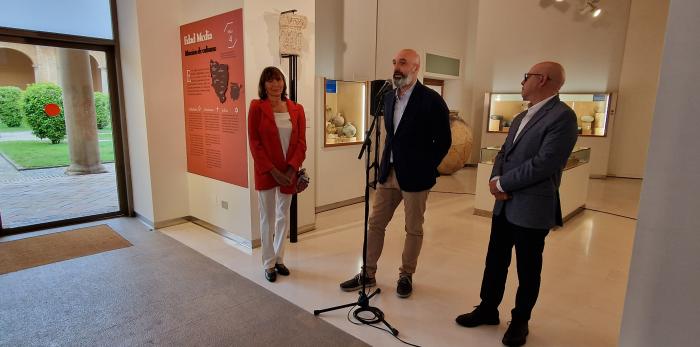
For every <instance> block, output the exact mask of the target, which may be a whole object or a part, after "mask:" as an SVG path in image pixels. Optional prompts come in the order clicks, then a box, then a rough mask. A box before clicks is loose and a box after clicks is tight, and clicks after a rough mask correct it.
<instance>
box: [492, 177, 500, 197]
mask: <svg viewBox="0 0 700 347" xmlns="http://www.w3.org/2000/svg"><path fill="white" fill-rule="evenodd" d="M497 182H498V179H495V180H491V181H489V191H490V192H491V194H493V195H496V194H498V193H502V192H501V191H500V190H498V186H497V185H496V184H497Z"/></svg>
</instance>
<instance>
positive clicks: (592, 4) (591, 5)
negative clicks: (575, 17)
mask: <svg viewBox="0 0 700 347" xmlns="http://www.w3.org/2000/svg"><path fill="white" fill-rule="evenodd" d="M599 2H600V0H584V2H583V5H582V6H581V8H580V9H579V11H578V13H579V14H581V15H586V14H589V13H590V14H591V16H592V17H593V18H597V17H598V16H600V14H601V13H603V9H601V8H600V7H598V3H599Z"/></svg>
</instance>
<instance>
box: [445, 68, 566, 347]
mask: <svg viewBox="0 0 700 347" xmlns="http://www.w3.org/2000/svg"><path fill="white" fill-rule="evenodd" d="M564 81H565V73H564V68H563V67H562V66H561V65H560V64H558V63H555V62H542V63H539V64H536V65H534V66H533V67H532V68H530V71H529V72H528V73H526V74H525V76H524V77H523V80H522V82H521V83H520V84H521V85H522V91H521V94H522V96H523V100H527V101H528V102H529V105H530V107H529V109H528V110H527V111H524V112H522V113H521V114H519V115H517V116H516V117H515V119H513V123H512V125H511V127H510V131H509V132H508V136H507V137H506V140H505V143H504V144H503V146H502V147H501V150H500V151H499V152H498V155H497V156H496V160H495V161H494V165H493V171H492V172H491V180H490V182H489V189H490V191H491V194H493V195H494V197H495V198H496V203H495V205H494V208H493V218H492V221H491V237H490V240H489V246H488V253H487V255H486V267H485V269H484V277H483V280H482V282H481V303H480V304H479V306H476V309H475V310H474V311H472V312H470V313H466V314H463V315H460V316H459V317H457V319H456V320H457V323H458V324H460V325H462V326H465V327H476V326H479V325H482V324H490V325H497V324H499V322H500V321H499V317H498V305H499V304H500V303H501V299H502V298H503V291H504V288H505V284H506V277H507V276H508V266H510V260H511V252H512V248H513V247H515V256H516V261H517V270H518V282H519V285H518V292H517V294H516V298H515V308H513V310H512V311H511V315H512V320H511V323H510V325H509V326H508V330H507V331H506V333H505V335H504V337H503V344H505V345H507V346H521V345H523V344H525V342H526V337H527V334H528V332H529V330H528V321H529V320H530V315H531V312H532V309H533V307H534V306H535V302H536V301H537V296H538V294H539V290H540V273H541V272H542V251H543V250H544V239H545V237H546V236H547V234H548V233H549V230H550V229H551V228H552V227H554V226H555V225H560V226H561V225H562V224H563V223H562V215H561V207H560V204H559V184H560V182H561V175H562V170H563V169H564V165H566V161H567V159H568V157H569V155H570V154H571V150H572V149H573V147H574V144H576V139H577V133H578V130H577V129H578V126H577V120H576V114H575V113H574V111H573V110H572V109H571V108H569V106H567V105H566V104H565V103H563V102H562V101H560V100H559V95H558V94H559V89H560V88H561V87H562V85H563V84H564Z"/></svg>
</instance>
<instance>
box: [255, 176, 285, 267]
mask: <svg viewBox="0 0 700 347" xmlns="http://www.w3.org/2000/svg"><path fill="white" fill-rule="evenodd" d="M258 201H259V206H260V242H261V243H262V261H263V266H264V268H265V269H269V268H272V267H274V266H275V264H283V263H284V262H283V258H284V245H285V241H286V238H287V233H288V232H289V207H290V205H291V203H292V195H291V194H284V193H282V192H280V188H279V187H275V188H273V189H268V190H259V191H258Z"/></svg>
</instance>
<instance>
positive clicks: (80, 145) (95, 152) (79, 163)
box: [58, 48, 107, 175]
mask: <svg viewBox="0 0 700 347" xmlns="http://www.w3.org/2000/svg"><path fill="white" fill-rule="evenodd" d="M58 63H59V66H60V74H61V78H60V80H61V88H62V89H63V108H64V115H65V118H66V132H67V135H68V148H69V153H70V161H71V164H70V166H69V167H68V168H67V169H66V173H67V174H69V175H85V174H92V173H100V172H106V171H107V170H106V169H105V167H104V166H103V165H102V164H101V163H100V150H99V147H98V145H97V141H98V139H97V116H96V114H95V100H94V95H93V92H92V74H91V70H90V57H89V56H88V52H87V51H84V50H79V49H69V48H59V49H58Z"/></svg>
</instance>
